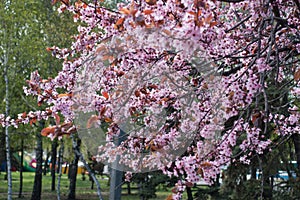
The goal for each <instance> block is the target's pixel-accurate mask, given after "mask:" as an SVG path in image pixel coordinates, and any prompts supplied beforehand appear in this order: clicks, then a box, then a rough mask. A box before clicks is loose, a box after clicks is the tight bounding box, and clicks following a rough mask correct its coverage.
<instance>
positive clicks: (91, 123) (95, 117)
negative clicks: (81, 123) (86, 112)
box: [86, 115, 98, 128]
mask: <svg viewBox="0 0 300 200" xmlns="http://www.w3.org/2000/svg"><path fill="white" fill-rule="evenodd" d="M97 121H98V116H97V115H92V116H91V117H90V118H89V120H88V121H87V124H86V128H91V127H92V125H93V124H94V123H95V122H97Z"/></svg>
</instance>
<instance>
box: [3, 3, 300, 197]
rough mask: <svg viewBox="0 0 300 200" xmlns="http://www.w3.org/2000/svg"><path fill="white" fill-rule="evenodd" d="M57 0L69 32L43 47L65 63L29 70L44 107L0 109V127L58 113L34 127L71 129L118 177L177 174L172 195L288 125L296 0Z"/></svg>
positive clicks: (295, 71) (266, 143) (294, 116)
mask: <svg viewBox="0 0 300 200" xmlns="http://www.w3.org/2000/svg"><path fill="white" fill-rule="evenodd" d="M56 2H58V1H54V3H56ZM60 4H61V6H60V7H59V12H66V11H69V12H72V13H74V21H75V22H77V21H80V22H81V23H80V25H79V26H78V31H79V33H78V35H77V36H75V37H74V39H75V41H74V43H73V45H72V46H71V47H70V48H69V49H60V48H59V47H56V46H55V47H51V48H49V49H48V50H49V51H52V54H53V55H54V56H56V57H57V58H58V59H62V60H63V68H62V70H61V71H60V72H59V73H58V75H57V76H56V77H54V78H48V79H43V78H42V77H40V75H39V73H38V72H37V71H35V72H33V73H32V76H31V79H30V80H29V81H28V84H29V87H24V91H25V93H26V94H27V95H36V96H37V98H38V104H39V105H42V104H46V105H48V108H47V109H46V110H43V111H37V112H29V113H23V114H20V115H19V117H18V119H10V118H6V119H4V117H3V116H1V117H0V120H1V123H2V125H3V126H8V125H14V126H18V124H19V123H29V122H34V121H35V120H42V119H48V117H55V118H57V113H61V114H62V115H63V116H64V122H63V123H62V124H61V123H59V122H58V123H57V125H56V126H52V127H47V128H45V129H44V130H43V131H42V135H44V136H48V137H51V138H54V137H61V136H62V135H63V134H72V133H74V131H75V129H76V128H77V130H78V131H79V133H80V135H82V137H83V138H84V139H85V141H86V143H87V144H91V143H92V144H96V145H97V146H99V148H98V149H97V152H96V153H97V158H98V160H101V161H105V162H107V163H114V162H115V161H116V160H117V161H118V163H117V165H116V166H115V167H116V168H119V169H123V170H125V171H128V172H129V173H127V175H128V177H130V172H142V171H150V170H156V169H160V170H162V171H163V172H164V173H166V174H168V175H170V176H178V177H179V181H178V183H177V185H176V188H175V189H174V190H173V191H174V195H173V198H174V199H180V197H181V193H182V192H183V191H184V189H185V187H190V186H191V185H192V184H193V183H196V182H198V181H199V179H200V177H202V178H203V179H204V180H205V181H207V182H212V181H213V180H214V179H215V178H216V176H217V174H218V173H219V171H220V167H221V166H223V165H226V164H227V163H229V162H242V163H247V164H248V163H250V161H251V157H252V156H254V155H256V154H263V153H266V152H267V151H269V150H271V149H272V148H275V147H276V142H278V141H275V142H273V141H272V139H271V138H272V136H274V135H277V136H279V138H283V137H285V136H290V135H293V134H298V131H299V126H298V125H299V112H298V106H297V105H298V95H299V91H300V90H299V80H300V70H299V54H300V38H299V30H298V27H299V25H300V23H299V12H300V4H299V2H298V1H297V0H288V1H281V0H271V1H265V0H261V1H254V0H248V1H246V0H223V1H222V0H192V1H189V0H187V1H184V0H145V1H131V2H128V3H125V2H124V3H120V4H118V9H117V10H111V9H108V8H106V7H105V6H103V5H102V2H100V1H93V2H92V3H88V2H85V1H76V2H75V3H74V4H72V3H70V2H69V1H67V0H61V1H60ZM61 91H64V92H61ZM74 120H75V122H77V123H75V124H74V123H73V121H74ZM75 126H76V128H75ZM120 130H122V131H120ZM122 132H125V135H124V134H121V133H122ZM120 134H121V135H120ZM86 135H87V136H92V137H93V138H90V140H87V137H86V138H85V136H86ZM96 139H98V141H97V140H96ZM116 140H118V141H117V142H116ZM298 145H299V144H298ZM91 147H92V146H91ZM298 149H299V147H298ZM233 150H234V151H233ZM297 153H298V157H299V160H298V162H300V156H299V155H300V152H297ZM113 166H114V165H113Z"/></svg>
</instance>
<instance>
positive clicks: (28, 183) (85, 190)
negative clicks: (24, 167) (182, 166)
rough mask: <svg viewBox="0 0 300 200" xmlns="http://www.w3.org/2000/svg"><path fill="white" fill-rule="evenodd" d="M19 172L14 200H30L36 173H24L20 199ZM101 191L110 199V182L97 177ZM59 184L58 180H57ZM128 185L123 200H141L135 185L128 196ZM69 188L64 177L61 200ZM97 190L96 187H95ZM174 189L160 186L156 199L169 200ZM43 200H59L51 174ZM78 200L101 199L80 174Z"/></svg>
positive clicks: (0, 197)
mask: <svg viewBox="0 0 300 200" xmlns="http://www.w3.org/2000/svg"><path fill="white" fill-rule="evenodd" d="M19 175H20V174H19V172H13V173H12V178H13V200H18V199H20V200H21V199H22V200H30V197H31V191H32V187H33V182H34V172H24V173H23V177H24V180H23V197H22V198H18V194H19V187H20V181H19ZM4 176H5V172H1V174H0V200H4V199H7V181H5V180H4ZM97 178H98V180H99V182H100V185H101V189H102V194H103V198H104V199H105V200H106V199H108V198H109V186H108V184H107V183H108V180H107V178H106V177H103V178H102V177H100V176H99V177H97ZM56 183H57V180H56ZM126 185H127V184H124V185H123V191H122V200H139V199H140V198H139V196H138V194H137V193H138V191H137V189H136V188H137V186H136V185H135V184H131V190H132V191H131V195H128V194H127V189H126V188H127V187H126ZM68 187H69V180H68V177H67V175H66V174H63V175H62V178H61V200H66V199H67V196H68ZM94 188H95V187H94ZM171 189H172V188H166V187H163V185H160V186H158V188H157V192H156V194H157V197H156V198H154V199H155V200H164V199H166V198H167V196H168V195H170V194H171V193H172V192H171ZM41 199H43V200H48V199H49V200H55V199H57V192H56V191H51V176H50V174H47V175H46V176H43V186H42V198H41ZM76 199H77V200H96V199H99V198H98V197H97V191H96V189H93V190H92V189H91V181H89V180H88V177H86V179H85V180H82V175H80V174H78V176H77V184H76Z"/></svg>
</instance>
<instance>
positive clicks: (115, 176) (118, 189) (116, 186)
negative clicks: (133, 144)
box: [109, 130, 126, 200]
mask: <svg viewBox="0 0 300 200" xmlns="http://www.w3.org/2000/svg"><path fill="white" fill-rule="evenodd" d="M125 139H126V137H125V132H124V131H123V130H120V135H119V136H118V137H117V138H116V141H115V144H116V145H120V144H121V142H122V141H124V140H125ZM119 160H120V157H119V156H117V158H116V160H115V161H114V162H113V163H112V169H111V173H110V188H109V200H120V199H121V193H122V178H123V172H122V171H119V170H117V169H119V168H120V166H119Z"/></svg>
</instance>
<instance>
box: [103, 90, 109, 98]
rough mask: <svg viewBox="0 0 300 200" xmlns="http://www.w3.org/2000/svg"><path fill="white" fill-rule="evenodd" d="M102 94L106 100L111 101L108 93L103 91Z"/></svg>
mask: <svg viewBox="0 0 300 200" xmlns="http://www.w3.org/2000/svg"><path fill="white" fill-rule="evenodd" d="M101 93H102V96H104V97H105V99H109V95H108V93H107V92H105V91H103V92H101Z"/></svg>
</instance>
